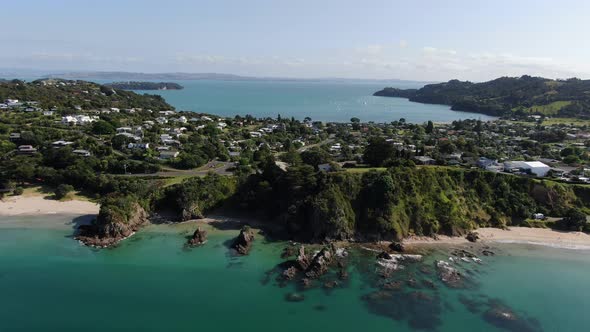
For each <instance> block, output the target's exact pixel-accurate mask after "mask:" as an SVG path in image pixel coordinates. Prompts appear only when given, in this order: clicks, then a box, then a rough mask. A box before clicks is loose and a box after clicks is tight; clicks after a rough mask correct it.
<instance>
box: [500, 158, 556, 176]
mask: <svg viewBox="0 0 590 332" xmlns="http://www.w3.org/2000/svg"><path fill="white" fill-rule="evenodd" d="M504 169H506V170H510V171H511V172H514V171H518V170H520V171H523V172H526V173H530V174H534V175H536V176H538V177H543V176H546V175H547V173H548V172H549V170H550V169H551V167H550V166H549V165H546V164H543V163H542V162H540V161H510V162H505V163H504Z"/></svg>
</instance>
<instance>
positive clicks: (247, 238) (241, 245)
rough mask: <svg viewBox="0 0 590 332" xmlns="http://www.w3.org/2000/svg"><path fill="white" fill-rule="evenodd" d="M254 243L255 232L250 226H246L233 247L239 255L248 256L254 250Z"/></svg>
mask: <svg viewBox="0 0 590 332" xmlns="http://www.w3.org/2000/svg"><path fill="white" fill-rule="evenodd" d="M252 242H254V231H252V229H251V228H250V227H249V226H244V227H243V228H242V230H241V231H240V235H238V237H236V239H235V240H234V243H233V244H232V246H231V247H232V249H234V250H235V251H236V252H237V253H238V254H239V255H248V253H249V252H250V249H251V248H252Z"/></svg>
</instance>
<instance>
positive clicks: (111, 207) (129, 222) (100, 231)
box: [76, 195, 149, 247]
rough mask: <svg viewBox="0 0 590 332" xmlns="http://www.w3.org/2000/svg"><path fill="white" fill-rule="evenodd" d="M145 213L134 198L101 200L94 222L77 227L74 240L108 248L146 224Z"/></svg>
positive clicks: (114, 197)
mask: <svg viewBox="0 0 590 332" xmlns="http://www.w3.org/2000/svg"><path fill="white" fill-rule="evenodd" d="M148 217H149V215H148V213H147V211H146V210H145V209H144V208H143V207H142V206H141V205H140V204H139V203H138V201H137V200H136V199H135V197H131V196H124V197H121V196H119V195H116V196H110V197H108V198H106V199H104V200H103V202H102V204H101V207H100V212H99V214H98V217H97V218H96V220H95V221H94V222H93V223H92V224H90V225H82V226H80V227H79V234H78V235H77V236H76V239H77V240H79V241H82V242H83V243H84V244H86V245H89V246H96V247H109V246H112V245H115V244H116V243H117V242H119V241H121V240H123V239H125V238H127V237H129V236H131V235H133V233H135V232H136V231H137V230H138V229H139V228H141V227H142V226H143V225H144V224H146V223H148V222H149V220H148Z"/></svg>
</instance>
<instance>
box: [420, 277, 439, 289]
mask: <svg viewBox="0 0 590 332" xmlns="http://www.w3.org/2000/svg"><path fill="white" fill-rule="evenodd" d="M422 285H424V287H426V288H430V289H436V285H435V284H434V282H432V280H426V279H424V280H422Z"/></svg>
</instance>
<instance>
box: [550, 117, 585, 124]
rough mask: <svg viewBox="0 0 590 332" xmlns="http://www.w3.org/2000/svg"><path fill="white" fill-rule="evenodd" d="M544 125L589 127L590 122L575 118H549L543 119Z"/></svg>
mask: <svg viewBox="0 0 590 332" xmlns="http://www.w3.org/2000/svg"><path fill="white" fill-rule="evenodd" d="M543 124H544V125H548V126H550V125H559V124H566V125H569V124H571V125H575V126H590V120H586V119H575V118H551V119H545V121H543Z"/></svg>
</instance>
